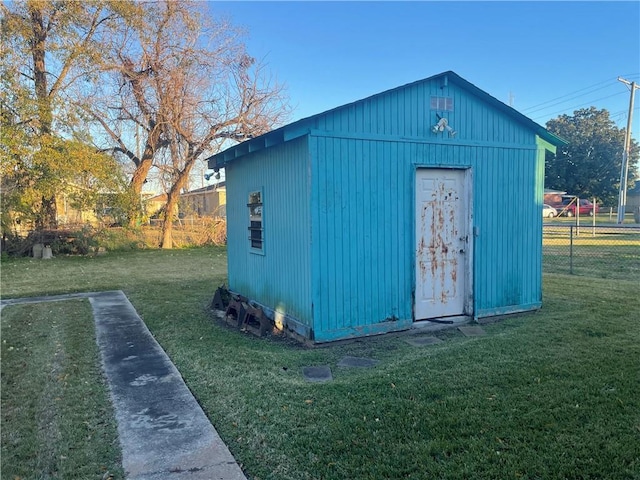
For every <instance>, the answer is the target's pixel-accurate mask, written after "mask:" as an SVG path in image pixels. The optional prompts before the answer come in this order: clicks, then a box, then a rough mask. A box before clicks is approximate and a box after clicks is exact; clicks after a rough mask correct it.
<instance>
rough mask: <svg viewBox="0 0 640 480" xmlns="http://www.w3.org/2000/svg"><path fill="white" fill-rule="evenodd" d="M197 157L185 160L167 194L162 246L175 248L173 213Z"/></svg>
mask: <svg viewBox="0 0 640 480" xmlns="http://www.w3.org/2000/svg"><path fill="white" fill-rule="evenodd" d="M196 158H197V156H193V157H191V158H189V159H188V160H187V161H186V162H185V163H186V164H185V167H184V168H183V169H182V170H181V171H180V173H179V174H178V178H177V179H176V181H175V183H174V184H173V185H172V186H171V190H169V193H168V194H167V205H166V206H165V209H164V223H163V224H162V243H161V244H160V247H161V248H173V237H172V230H173V215H174V213H175V211H176V207H177V206H178V202H179V201H180V192H181V191H182V189H183V187H184V186H185V185H186V183H187V180H188V179H189V173H190V172H191V167H193V164H194V162H195V161H196Z"/></svg>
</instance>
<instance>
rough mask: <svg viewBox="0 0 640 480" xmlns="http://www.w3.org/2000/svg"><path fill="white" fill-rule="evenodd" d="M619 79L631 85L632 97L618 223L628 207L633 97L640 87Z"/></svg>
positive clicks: (622, 170)
mask: <svg viewBox="0 0 640 480" xmlns="http://www.w3.org/2000/svg"><path fill="white" fill-rule="evenodd" d="M618 81H620V82H622V83H624V84H626V85H628V86H630V87H631V98H630V99H629V116H628V117H627V131H626V132H625V135H624V151H623V152H622V167H621V168H620V193H619V194H618V223H619V224H621V223H623V222H624V211H625V208H626V207H627V179H628V176H629V149H630V147H631V118H632V117H633V99H634V97H635V94H636V88H640V85H637V84H636V82H630V81H629V80H625V79H624V78H621V77H618Z"/></svg>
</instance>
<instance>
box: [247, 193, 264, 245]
mask: <svg viewBox="0 0 640 480" xmlns="http://www.w3.org/2000/svg"><path fill="white" fill-rule="evenodd" d="M247 207H249V245H251V248H255V249H256V250H262V247H263V245H264V236H263V233H264V230H263V228H262V193H261V192H251V193H250V194H249V203H247Z"/></svg>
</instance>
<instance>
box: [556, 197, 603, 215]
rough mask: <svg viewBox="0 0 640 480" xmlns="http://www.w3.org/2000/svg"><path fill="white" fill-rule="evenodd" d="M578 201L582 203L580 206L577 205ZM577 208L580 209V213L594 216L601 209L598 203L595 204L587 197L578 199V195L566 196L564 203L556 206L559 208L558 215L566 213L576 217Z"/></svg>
mask: <svg viewBox="0 0 640 480" xmlns="http://www.w3.org/2000/svg"><path fill="white" fill-rule="evenodd" d="M578 202H579V203H580V206H579V207H578V206H577V204H578ZM576 208H577V209H578V210H579V212H580V215H589V216H593V214H594V213H598V210H599V207H598V204H597V203H596V204H595V205H594V204H593V203H591V202H590V201H589V200H587V199H586V198H581V199H578V198H577V197H567V198H564V199H562V204H560V205H556V206H555V209H556V210H558V215H566V216H567V217H574V216H575V215H576Z"/></svg>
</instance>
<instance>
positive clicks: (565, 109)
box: [533, 92, 627, 120]
mask: <svg viewBox="0 0 640 480" xmlns="http://www.w3.org/2000/svg"><path fill="white" fill-rule="evenodd" d="M623 93H625V94H626V93H627V92H618V93H614V94H611V95H607V96H606V97H600V98H596V99H593V100H590V101H588V102H585V103H581V104H579V105H574V106H572V107H566V108H563V109H562V110H558V111H556V112H552V113H546V114H544V115H539V116H537V117H534V118H533V119H534V120H538V119H541V118H546V117H550V116H551V115H555V114H557V113H562V112H566V111H567V110H571V109H572V108H578V107H583V106H585V105H590V104H591V105H592V104H593V103H595V102H599V101H600V100H605V99H607V98H611V97H615V96H616V95H621V94H623Z"/></svg>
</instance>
